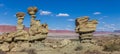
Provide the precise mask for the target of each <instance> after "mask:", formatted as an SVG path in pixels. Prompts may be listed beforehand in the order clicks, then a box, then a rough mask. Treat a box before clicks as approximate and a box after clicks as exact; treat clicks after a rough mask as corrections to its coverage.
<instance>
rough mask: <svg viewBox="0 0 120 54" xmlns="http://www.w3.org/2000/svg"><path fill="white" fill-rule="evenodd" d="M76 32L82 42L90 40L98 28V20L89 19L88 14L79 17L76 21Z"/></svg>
mask: <svg viewBox="0 0 120 54" xmlns="http://www.w3.org/2000/svg"><path fill="white" fill-rule="evenodd" d="M75 24H76V28H75V32H76V33H78V34H79V35H80V36H79V38H80V41H81V42H89V41H90V40H91V39H92V36H93V32H94V31H95V30H96V25H97V24H98V22H97V20H91V21H89V17H88V16H84V17H81V18H77V19H76V21H75Z"/></svg>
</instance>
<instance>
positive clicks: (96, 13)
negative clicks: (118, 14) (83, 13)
mask: <svg viewBox="0 0 120 54" xmlns="http://www.w3.org/2000/svg"><path fill="white" fill-rule="evenodd" d="M93 14H94V15H99V14H101V12H94V13H93Z"/></svg>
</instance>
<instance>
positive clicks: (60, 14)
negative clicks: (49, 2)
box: [56, 13, 70, 17]
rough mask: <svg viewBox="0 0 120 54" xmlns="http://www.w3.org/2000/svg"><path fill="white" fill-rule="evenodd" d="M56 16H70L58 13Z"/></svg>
mask: <svg viewBox="0 0 120 54" xmlns="http://www.w3.org/2000/svg"><path fill="white" fill-rule="evenodd" d="M56 16H65V17H67V16H70V15H69V14H67V13H59V14H57V15H56Z"/></svg>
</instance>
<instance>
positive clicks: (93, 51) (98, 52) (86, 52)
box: [84, 50, 104, 54]
mask: <svg viewBox="0 0 120 54" xmlns="http://www.w3.org/2000/svg"><path fill="white" fill-rule="evenodd" d="M84 54H104V53H102V52H100V51H98V50H92V51H91V50H87V51H85V52H84Z"/></svg>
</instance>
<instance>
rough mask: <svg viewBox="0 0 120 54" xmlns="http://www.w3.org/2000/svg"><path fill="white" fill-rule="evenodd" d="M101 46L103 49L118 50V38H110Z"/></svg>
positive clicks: (119, 43) (119, 44)
mask: <svg viewBox="0 0 120 54" xmlns="http://www.w3.org/2000/svg"><path fill="white" fill-rule="evenodd" d="M103 47H104V49H103V50H104V51H111V52H112V51H120V39H113V40H110V41H108V42H107V43H106V44H105V45H104V46H103Z"/></svg>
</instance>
